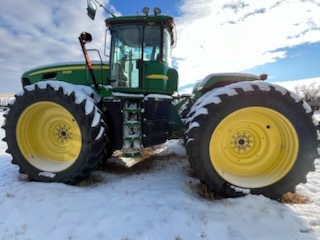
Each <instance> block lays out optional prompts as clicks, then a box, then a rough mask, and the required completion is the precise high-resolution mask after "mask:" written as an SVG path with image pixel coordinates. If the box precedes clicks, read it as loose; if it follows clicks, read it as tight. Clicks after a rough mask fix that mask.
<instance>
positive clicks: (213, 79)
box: [192, 73, 260, 100]
mask: <svg viewBox="0 0 320 240" xmlns="http://www.w3.org/2000/svg"><path fill="white" fill-rule="evenodd" d="M256 80H260V76H258V75H255V74H248V73H215V74H210V75H208V76H207V77H206V78H204V79H203V80H202V81H201V82H199V83H198V84H196V85H195V86H194V88H193V91H192V93H193V95H194V96H193V98H194V99H195V100H197V99H198V98H200V97H201V96H202V95H203V94H205V93H206V92H208V91H210V90H211V89H214V88H217V87H222V86H225V85H228V84H231V83H236V82H242V81H256Z"/></svg>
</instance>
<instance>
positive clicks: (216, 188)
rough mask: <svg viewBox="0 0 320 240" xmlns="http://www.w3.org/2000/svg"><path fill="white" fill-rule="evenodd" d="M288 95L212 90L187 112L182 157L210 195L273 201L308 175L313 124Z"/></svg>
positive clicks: (245, 85)
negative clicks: (185, 155)
mask: <svg viewBox="0 0 320 240" xmlns="http://www.w3.org/2000/svg"><path fill="white" fill-rule="evenodd" d="M312 115H313V112H312V110H311V108H310V107H309V106H308V105H307V104H306V103H305V102H304V101H302V100H300V98H299V97H298V96H297V95H295V94H294V93H290V92H288V91H287V90H286V89H284V88H282V87H280V86H276V85H271V84H267V83H263V82H242V83H236V84H231V85H229V86H225V87H223V88H219V89H215V90H212V91H210V92H208V93H206V94H205V95H204V96H203V97H202V98H201V99H199V100H198V101H197V102H196V103H195V104H194V106H193V108H192V109H191V111H190V114H189V119H188V120H187V124H188V126H189V128H188V129H187V153H188V155H189V161H190V164H191V166H192V167H193V169H194V171H195V173H196V175H197V176H198V177H199V179H200V180H201V182H203V183H204V184H205V185H206V186H207V187H208V189H209V190H210V191H212V192H216V193H219V194H222V195H225V196H231V197H237V196H243V195H245V194H249V193H252V194H263V195H265V196H267V197H270V198H272V199H279V198H280V197H281V195H282V194H284V193H286V192H294V191H295V187H296V186H297V185H298V184H299V183H305V182H306V175H307V174H308V173H309V172H310V171H314V170H315V167H314V160H315V158H316V157H317V156H318V153H317V145H318V140H317V128H318V123H317V121H315V119H314V118H313V117H312Z"/></svg>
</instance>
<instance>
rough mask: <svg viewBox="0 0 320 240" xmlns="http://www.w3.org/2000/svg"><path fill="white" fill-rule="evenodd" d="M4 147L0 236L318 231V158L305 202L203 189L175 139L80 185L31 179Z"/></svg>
mask: <svg viewBox="0 0 320 240" xmlns="http://www.w3.org/2000/svg"><path fill="white" fill-rule="evenodd" d="M2 123H3V113H2V112H0V125H2ZM3 137H4V131H3V129H1V130H0V138H1V139H2V138H3ZM5 149H6V144H5V143H4V142H3V141H0V216H1V218H0V239H1V240H11V239H15V240H20V239H21V240H22V239H23V240H28V239H32V240H33V239H35V240H37V239H41V240H42V239H47V240H50V239H52V240H57V239H59V240H64V239H66V240H70V239H73V240H74V239H75V240H78V239H79V240H81V239H83V240H87V239H107V240H108V239H110V240H118V239H119V240H133V239H137V240H144V239H146V240H147V239H159V240H160V239H161V240H163V239H169V240H170V239H172V240H185V239H187V240H188V239H190V240H195V239H224V240H225V239H227V240H228V239H247V240H250V239H266V240H269V239H288V240H293V239H297V240H300V239H320V215H319V214H320V194H319V192H320V159H318V160H316V162H315V164H316V168H317V169H316V172H312V173H310V174H309V175H308V183H307V184H305V185H299V186H298V193H300V194H303V195H305V196H307V197H308V198H309V200H310V202H308V203H306V204H291V205H287V204H282V203H279V202H276V201H273V200H270V199H268V198H265V197H263V196H251V195H249V196H246V197H242V198H236V199H222V200H213V201H209V200H206V199H204V198H202V197H200V196H199V195H198V194H197V193H196V191H195V189H196V187H195V186H196V184H197V182H198V181H197V179H195V178H193V177H192V176H191V174H190V168H189V164H188V161H187V157H186V153H185V150H184V148H183V146H182V144H181V142H180V141H168V142H167V143H166V144H164V145H162V146H159V148H158V149H157V150H156V152H157V154H156V156H155V157H152V158H150V159H148V160H146V161H144V162H142V163H140V164H137V165H135V166H134V167H133V168H130V169H127V168H124V167H121V166H118V165H114V164H110V165H109V168H108V169H106V170H103V171H102V170H101V171H95V172H94V173H93V176H92V177H91V178H90V179H89V180H88V181H85V182H83V183H82V184H80V185H79V186H68V185H65V184H58V183H50V184H49V183H37V182H29V181H28V180H27V178H26V176H24V175H21V174H19V173H18V169H17V167H16V166H14V165H12V164H11V163H10V161H11V156H10V155H8V154H6V153H5Z"/></svg>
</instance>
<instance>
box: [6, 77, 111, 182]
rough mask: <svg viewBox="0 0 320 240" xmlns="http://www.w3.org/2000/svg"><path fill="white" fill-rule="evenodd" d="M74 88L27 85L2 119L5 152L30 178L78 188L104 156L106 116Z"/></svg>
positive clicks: (59, 84) (45, 84)
mask: <svg viewBox="0 0 320 240" xmlns="http://www.w3.org/2000/svg"><path fill="white" fill-rule="evenodd" d="M73 89H77V88H76V87H73ZM73 89H72V86H70V85H68V84H63V83H43V82H42V83H40V84H35V85H31V86H27V87H25V89H24V91H23V92H22V93H21V94H19V95H16V100H15V102H14V103H13V104H12V105H10V106H9V107H10V110H9V112H8V113H7V114H5V115H4V116H5V118H6V120H5V125H4V126H3V128H4V129H5V132H6V137H5V138H4V140H5V141H6V142H7V145H8V149H7V152H8V153H9V154H11V155H12V157H13V159H12V163H13V164H17V165H18V166H19V167H20V172H22V173H25V174H27V175H28V176H29V178H30V179H32V180H35V181H42V182H64V183H68V184H74V183H76V182H78V181H80V180H82V179H83V178H86V177H87V176H89V174H90V172H91V171H93V170H94V169H95V168H96V167H97V166H98V164H99V163H100V162H101V161H102V159H103V158H104V156H105V155H106V144H107V143H108V138H107V136H106V134H105V132H106V128H107V127H106V124H105V122H104V121H103V118H102V113H101V112H100V111H99V109H98V108H97V106H96V104H95V102H94V100H93V99H92V98H91V97H89V96H88V95H86V93H84V92H81V91H79V89H78V90H73Z"/></svg>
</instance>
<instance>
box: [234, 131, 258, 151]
mask: <svg viewBox="0 0 320 240" xmlns="http://www.w3.org/2000/svg"><path fill="white" fill-rule="evenodd" d="M231 138H232V139H231V141H230V144H231V147H232V149H233V150H234V151H236V152H246V151H249V150H250V149H251V148H252V147H253V144H254V139H253V137H252V136H251V135H250V133H248V132H245V131H243V132H237V133H235V134H233V135H232V136H231Z"/></svg>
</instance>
